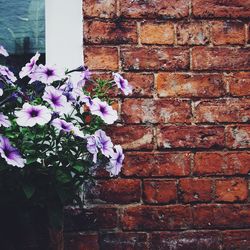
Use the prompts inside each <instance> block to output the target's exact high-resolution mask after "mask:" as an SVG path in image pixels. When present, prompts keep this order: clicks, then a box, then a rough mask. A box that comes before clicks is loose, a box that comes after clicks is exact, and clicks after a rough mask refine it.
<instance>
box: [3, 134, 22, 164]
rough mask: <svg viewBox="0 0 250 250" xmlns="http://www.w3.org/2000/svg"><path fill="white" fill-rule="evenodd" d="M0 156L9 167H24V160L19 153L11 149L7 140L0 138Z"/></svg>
mask: <svg viewBox="0 0 250 250" xmlns="http://www.w3.org/2000/svg"><path fill="white" fill-rule="evenodd" d="M0 155H1V157H2V158H4V159H5V160H6V162H7V163H8V164H9V165H12V166H17V167H20V168H22V167H24V164H25V162H26V161H25V159H23V158H22V157H21V154H20V153H19V151H18V150H17V149H16V148H14V147H12V146H11V144H10V141H9V139H8V138H6V137H4V136H1V137H0Z"/></svg>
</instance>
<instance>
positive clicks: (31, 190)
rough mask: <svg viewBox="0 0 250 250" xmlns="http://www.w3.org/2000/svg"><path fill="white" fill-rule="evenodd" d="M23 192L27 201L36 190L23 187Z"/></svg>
mask: <svg viewBox="0 0 250 250" xmlns="http://www.w3.org/2000/svg"><path fill="white" fill-rule="evenodd" d="M23 191H24V193H25V195H26V197H27V199H30V198H31V197H32V196H33V194H34V193H35V191H36V189H35V187H34V186H32V185H24V186H23Z"/></svg>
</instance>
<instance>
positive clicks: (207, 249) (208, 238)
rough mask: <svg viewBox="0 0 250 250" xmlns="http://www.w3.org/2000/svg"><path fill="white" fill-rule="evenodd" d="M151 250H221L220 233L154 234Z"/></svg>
mask: <svg viewBox="0 0 250 250" xmlns="http://www.w3.org/2000/svg"><path fill="white" fill-rule="evenodd" d="M151 239H152V240H151V248H150V250H163V249H164V250H170V249H171V250H198V249H202V250H221V249H222V248H221V240H222V237H221V233H220V232H219V231H199V232H197V231H186V232H154V233H152V235H151Z"/></svg>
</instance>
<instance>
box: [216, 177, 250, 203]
mask: <svg viewBox="0 0 250 250" xmlns="http://www.w3.org/2000/svg"><path fill="white" fill-rule="evenodd" d="M247 194H248V185H247V182H246V180H244V179H242V178H234V179H232V180H228V179H227V180H216V181H215V195H216V199H215V200H216V201H227V202H237V201H245V200H246V199H247Z"/></svg>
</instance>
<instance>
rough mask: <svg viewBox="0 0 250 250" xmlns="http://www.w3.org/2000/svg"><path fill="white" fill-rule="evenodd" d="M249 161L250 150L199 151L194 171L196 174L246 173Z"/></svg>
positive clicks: (196, 155)
mask: <svg viewBox="0 0 250 250" xmlns="http://www.w3.org/2000/svg"><path fill="white" fill-rule="evenodd" d="M249 162H250V152H197V153H196V154H195V156H194V170H193V171H194V174H196V175H234V174H244V175H246V174H248V172H250V165H249Z"/></svg>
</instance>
